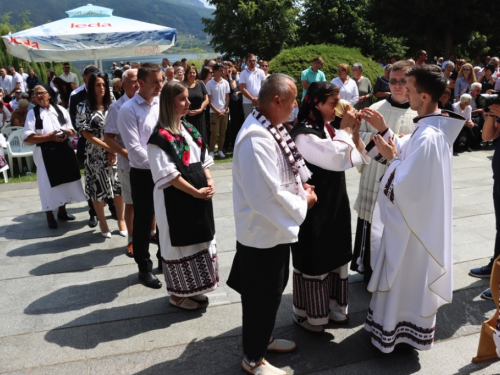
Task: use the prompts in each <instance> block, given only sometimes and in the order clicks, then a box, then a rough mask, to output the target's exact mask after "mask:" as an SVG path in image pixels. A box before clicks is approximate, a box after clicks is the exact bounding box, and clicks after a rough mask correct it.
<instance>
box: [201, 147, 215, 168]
mask: <svg viewBox="0 0 500 375" xmlns="http://www.w3.org/2000/svg"><path fill="white" fill-rule="evenodd" d="M212 165H214V159H213V158H212V157H211V156H210V155H209V154H208V150H207V149H205V163H203V165H202V168H203V169H207V168H210V167H211V166H212Z"/></svg>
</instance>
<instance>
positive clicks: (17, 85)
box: [8, 66, 25, 95]
mask: <svg viewBox="0 0 500 375" xmlns="http://www.w3.org/2000/svg"><path fill="white" fill-rule="evenodd" d="M8 70H9V74H10V75H11V76H12V86H11V91H10V94H11V95H12V94H14V91H16V89H21V92H24V91H25V89H24V79H23V76H22V75H20V74H19V73H18V72H16V70H15V69H14V67H13V66H9V68H8Z"/></svg>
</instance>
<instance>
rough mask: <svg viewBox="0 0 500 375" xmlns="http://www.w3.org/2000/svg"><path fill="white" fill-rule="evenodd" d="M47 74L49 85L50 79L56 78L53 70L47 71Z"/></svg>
mask: <svg viewBox="0 0 500 375" xmlns="http://www.w3.org/2000/svg"><path fill="white" fill-rule="evenodd" d="M47 73H49V83H50V82H51V81H52V79H53V78H54V77H55V76H56V72H54V71H53V70H47Z"/></svg>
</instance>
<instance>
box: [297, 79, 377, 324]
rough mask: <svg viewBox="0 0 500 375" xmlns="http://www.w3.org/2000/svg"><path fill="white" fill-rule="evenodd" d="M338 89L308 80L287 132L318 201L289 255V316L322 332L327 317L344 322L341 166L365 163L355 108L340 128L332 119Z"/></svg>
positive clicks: (346, 246)
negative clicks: (293, 123)
mask: <svg viewBox="0 0 500 375" xmlns="http://www.w3.org/2000/svg"><path fill="white" fill-rule="evenodd" d="M339 99H340V94H339V88H338V87H335V86H334V85H332V84H331V83H328V82H314V83H312V84H311V86H310V87H309V90H308V93H307V95H306V96H305V97H304V100H303V102H302V106H301V108H300V112H299V123H298V124H297V125H296V126H295V127H294V128H293V130H292V132H291V135H292V136H293V137H294V139H295V143H296V145H297V148H298V150H299V151H300V152H301V153H302V155H303V158H304V159H305V161H306V165H307V167H308V168H309V169H310V171H311V172H312V178H311V179H310V180H309V181H308V183H309V184H310V185H313V186H314V187H315V192H316V195H317V196H318V203H319V204H318V205H316V206H314V207H313V208H311V209H310V210H309V211H308V212H307V216H306V219H305V221H304V222H303V223H302V225H301V227H300V232H299V241H298V243H296V244H294V245H292V254H293V267H294V272H293V313H294V321H295V323H297V324H299V325H300V326H302V327H303V328H305V329H307V330H310V331H313V332H322V331H323V327H322V326H323V325H324V324H327V323H328V320H329V319H330V320H332V321H334V322H338V323H344V322H347V320H348V317H347V302H348V301H347V289H348V267H347V264H348V263H349V261H350V260H351V256H352V251H351V214H350V208H349V198H348V196H347V190H346V183H345V174H344V171H345V170H346V169H348V168H352V167H354V166H356V165H360V164H363V163H366V162H367V161H368V160H369V158H368V157H367V156H366V155H364V154H363V153H364V147H365V146H364V144H363V142H362V141H361V139H360V137H359V125H360V123H359V121H360V120H359V118H358V116H357V111H356V110H354V109H349V110H348V111H346V112H345V113H344V115H343V118H342V120H341V122H340V128H339V129H338V130H335V129H334V128H333V127H332V126H331V125H330V124H329V123H330V122H331V121H333V120H334V119H335V107H336V106H337V104H338V101H339Z"/></svg>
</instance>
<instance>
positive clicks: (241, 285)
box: [227, 242, 290, 363]
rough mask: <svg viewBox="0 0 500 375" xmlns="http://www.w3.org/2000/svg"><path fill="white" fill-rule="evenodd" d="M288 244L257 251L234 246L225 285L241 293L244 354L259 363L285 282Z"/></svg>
mask: <svg viewBox="0 0 500 375" xmlns="http://www.w3.org/2000/svg"><path fill="white" fill-rule="evenodd" d="M289 263H290V244H283V245H278V246H275V247H273V248H270V249H257V248H254V247H248V246H244V245H242V244H240V243H239V242H237V243H236V255H235V257H234V261H233V266H232V268H231V272H230V274H229V278H228V280H227V285H229V286H230V287H231V288H233V289H234V290H236V291H237V292H238V293H240V294H241V304H242V306H243V353H244V355H245V358H246V360H247V361H248V362H256V363H259V362H260V361H261V360H262V359H263V358H264V357H265V354H266V350H267V345H268V344H269V340H270V339H271V336H272V332H273V329H274V323H275V321H276V314H277V313H278V308H279V305H280V302H281V296H282V294H283V290H285V287H286V284H287V282H288V273H289Z"/></svg>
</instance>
